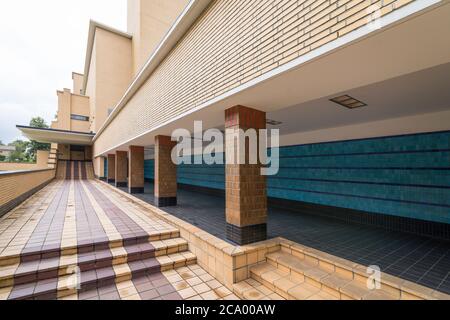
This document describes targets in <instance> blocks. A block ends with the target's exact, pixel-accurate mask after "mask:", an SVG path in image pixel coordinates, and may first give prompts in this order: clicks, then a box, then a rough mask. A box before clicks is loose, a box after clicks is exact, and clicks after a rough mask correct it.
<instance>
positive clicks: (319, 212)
mask: <svg viewBox="0 0 450 320" xmlns="http://www.w3.org/2000/svg"><path fill="white" fill-rule="evenodd" d="M268 204H269V206H271V207H275V208H281V209H284V210H289V211H294V212H299V213H302V214H311V215H315V216H321V217H326V218H331V219H336V220H341V221H344V222H347V223H352V224H360V225H367V226H373V227H377V228H383V229H385V230H389V231H396V232H405V233H411V234H416V235H420V236H425V237H430V238H435V239H439V240H446V241H449V240H450V224H445V223H438V222H432V221H424V220H418V219H412V218H405V217H398V216H390V215H386V214H379V213H370V212H365V211H358V210H352V209H345V208H338V207H332V206H324V205H318V204H312V203H305V202H298V201H290V200H284V199H276V198H269V199H268Z"/></svg>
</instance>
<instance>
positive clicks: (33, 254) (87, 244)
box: [0, 228, 180, 267]
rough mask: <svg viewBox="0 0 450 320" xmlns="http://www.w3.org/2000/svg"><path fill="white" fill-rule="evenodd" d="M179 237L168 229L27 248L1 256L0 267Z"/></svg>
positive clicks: (178, 234)
mask: <svg viewBox="0 0 450 320" xmlns="http://www.w3.org/2000/svg"><path fill="white" fill-rule="evenodd" d="M179 237H180V232H179V230H178V229H175V228H173V229H169V230H165V231H158V232H154V233H145V232H144V233H142V234H130V235H129V236H123V237H122V236H117V237H116V238H104V237H102V238H95V239H85V240H83V241H80V242H79V243H75V244H73V245H65V246H64V245H63V246H61V245H59V244H47V245H44V246H37V247H28V248H25V249H23V250H22V252H21V253H20V254H16V255H8V254H7V255H1V256H0V267H6V266H12V265H15V264H19V263H20V262H31V261H36V260H42V259H49V258H55V257H61V256H66V255H73V254H77V253H83V254H85V253H90V252H94V251H95V250H102V249H107V248H118V247H123V246H131V245H135V244H143V243H148V242H156V241H161V240H169V239H176V238H179Z"/></svg>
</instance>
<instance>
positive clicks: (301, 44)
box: [94, 0, 413, 155]
mask: <svg viewBox="0 0 450 320" xmlns="http://www.w3.org/2000/svg"><path fill="white" fill-rule="evenodd" d="M412 1H413V0H397V1H394V0H306V1H298V0H251V1H241V0H216V1H214V2H213V3H212V4H211V5H210V6H209V7H208V8H207V10H206V11H205V12H204V13H203V15H202V16H201V17H200V18H199V19H198V20H197V21H196V23H195V24H194V25H193V27H192V28H191V29H190V30H189V31H188V32H187V34H186V35H185V36H184V38H183V39H182V40H181V41H179V43H178V44H177V46H176V47H175V48H174V49H173V50H172V51H171V53H170V54H169V55H168V56H167V57H166V59H165V60H164V61H163V62H162V63H161V64H160V65H159V67H158V68H157V69H156V70H155V71H154V73H153V74H152V75H151V76H150V77H149V79H148V80H147V81H146V83H145V84H144V85H143V86H142V87H141V88H140V89H139V91H138V92H137V93H136V94H135V95H134V97H133V98H132V99H131V100H130V101H129V102H128V104H127V105H126V106H125V107H124V109H123V110H122V111H121V112H120V113H119V114H118V116H117V117H116V118H115V120H114V121H113V122H112V123H111V124H110V125H109V126H108V127H107V128H106V130H105V131H104V132H103V133H102V134H101V135H100V136H99V137H98V139H97V140H96V144H95V150H94V154H96V155H97V154H100V153H102V152H104V151H106V150H108V149H110V148H112V147H114V146H116V145H117V144H119V143H121V142H123V141H126V140H128V139H131V138H134V137H135V136H137V135H139V134H142V133H144V132H146V131H148V130H151V129H153V128H155V127H156V126H157V125H160V124H161V123H164V122H166V121H169V120H171V119H173V118H174V117H176V116H177V115H180V114H181V113H184V112H188V111H189V110H192V109H193V108H195V107H196V106H198V105H200V104H203V103H205V102H207V101H209V100H211V99H213V98H215V97H218V96H220V95H222V94H224V93H226V92H227V91H230V90H231V89H233V88H236V87H238V86H240V85H242V84H244V83H246V82H248V81H250V80H252V79H255V78H257V77H259V76H261V75H263V74H265V73H267V72H269V71H271V70H273V69H275V68H277V67H279V66H282V65H283V64H286V63H288V62H290V61H292V60H293V59H296V58H298V57H300V56H302V55H304V54H306V53H308V52H310V51H311V50H314V49H316V48H318V47H320V46H322V45H324V44H326V43H328V42H330V41H333V40H335V39H337V38H338V37H341V36H343V35H345V34H347V33H348V32H350V31H352V30H355V29H357V28H359V27H361V26H362V25H364V24H366V23H367V22H369V21H370V20H368V18H369V17H371V14H372V11H370V10H368V8H369V7H371V6H378V7H379V8H381V10H380V13H381V15H386V14H388V13H390V12H392V11H394V10H397V9H398V8H400V7H401V6H403V5H405V4H407V3H409V2H412Z"/></svg>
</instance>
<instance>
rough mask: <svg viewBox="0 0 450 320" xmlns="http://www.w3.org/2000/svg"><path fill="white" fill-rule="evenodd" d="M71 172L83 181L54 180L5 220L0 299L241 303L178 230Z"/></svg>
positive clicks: (0, 232) (0, 233) (1, 224)
mask: <svg viewBox="0 0 450 320" xmlns="http://www.w3.org/2000/svg"><path fill="white" fill-rule="evenodd" d="M68 167H70V168H71V174H70V177H74V178H75V177H78V179H80V178H81V179H80V180H70V179H66V180H56V181H54V182H53V183H51V184H50V185H49V186H47V187H46V188H44V189H43V190H41V191H40V192H38V193H37V194H36V195H35V196H33V197H32V198H30V199H29V200H27V201H26V202H24V203H23V204H22V205H21V206H19V207H18V208H16V209H15V210H13V211H12V212H11V213H10V214H8V215H6V216H5V217H3V218H2V219H0V300H5V299H13V300H15V299H18V300H22V299H27V300H29V299H34V300H55V299H64V300H66V299H68V300H71V299H81V300H97V299H101V300H116V299H123V300H181V299H196V300H197V299H198V300H201V299H208V300H213V299H227V300H235V299H238V297H236V296H235V295H234V294H233V293H232V292H231V291H229V290H228V289H227V288H225V287H224V286H222V285H221V284H220V283H218V282H217V281H216V280H215V279H214V278H213V277H212V276H211V275H209V274H208V273H207V272H206V271H205V270H203V269H202V268H201V267H200V266H198V265H197V264H196V257H195V255H193V254H192V253H190V252H189V251H188V244H187V242H186V241H185V240H183V239H181V238H179V231H178V230H177V229H176V228H174V227H172V226H171V225H169V224H167V223H166V222H165V221H162V220H160V219H159V218H158V217H157V216H154V215H152V214H151V213H149V212H146V211H144V209H142V208H141V207H139V206H137V205H135V204H133V203H131V202H130V201H128V200H127V199H126V198H125V197H123V196H121V195H119V194H116V193H111V192H110V190H108V188H107V187H106V188H105V186H104V185H102V184H101V183H98V182H95V181H93V180H84V174H83V173H82V172H83V169H82V166H81V167H80V166H78V172H81V174H79V175H76V174H74V171H75V169H76V167H77V165H76V164H74V165H73V166H72V165H71V166H68ZM66 173H67V172H66ZM65 177H66V178H67V175H66V176H65ZM77 269H78V270H79V271H77ZM75 271H77V272H78V273H74V272H75ZM74 275H75V276H78V278H76V279H77V281H78V283H79V285H80V287H79V288H78V289H77V290H76V289H74V287H73V286H72V285H73V279H74V278H73V277H74Z"/></svg>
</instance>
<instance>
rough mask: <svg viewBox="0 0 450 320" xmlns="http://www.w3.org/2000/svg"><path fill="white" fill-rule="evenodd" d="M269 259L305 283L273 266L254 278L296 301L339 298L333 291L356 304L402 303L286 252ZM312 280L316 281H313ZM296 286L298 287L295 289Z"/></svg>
mask: <svg viewBox="0 0 450 320" xmlns="http://www.w3.org/2000/svg"><path fill="white" fill-rule="evenodd" d="M267 259H268V261H274V262H276V263H277V265H281V266H283V267H284V268H288V269H290V270H293V271H296V272H298V273H300V274H302V275H303V276H305V281H301V279H300V280H299V279H298V278H293V277H292V276H291V275H289V274H287V275H286V274H285V275H284V276H282V275H283V272H286V271H284V270H279V269H277V268H276V267H275V266H273V265H272V268H268V267H267V266H264V265H261V266H258V267H256V268H255V269H254V270H255V272H253V269H251V272H252V273H253V274H255V275H257V276H259V277H261V278H262V279H263V280H265V281H268V282H269V283H271V284H272V285H274V286H275V287H276V288H278V289H279V290H281V291H283V292H287V293H288V294H289V295H291V296H292V297H294V298H296V299H300V300H305V299H324V298H327V297H329V298H337V297H335V296H333V295H332V294H331V293H332V291H333V290H334V291H336V293H337V295H339V293H342V294H344V295H346V296H348V297H350V298H352V299H356V300H386V299H389V300H392V299H399V297H397V296H396V295H395V294H393V293H391V292H388V291H386V290H384V289H379V290H370V289H369V288H368V287H367V284H366V283H365V282H362V281H359V280H354V279H353V278H350V277H346V276H345V275H343V274H340V273H337V272H331V271H330V270H327V269H324V268H323V267H321V266H320V265H319V264H314V263H313V262H310V261H306V260H305V259H301V258H298V257H295V256H293V255H291V254H289V253H286V252H282V251H279V252H275V253H271V254H268V255H267ZM267 264H269V263H267ZM284 268H283V269H284ZM268 270H270V271H268ZM311 279H312V280H314V281H311ZM294 283H297V284H298V285H297V286H293V284H294ZM324 287H326V288H329V289H331V290H332V291H331V293H330V292H328V290H327V291H324V290H323V288H324Z"/></svg>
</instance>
